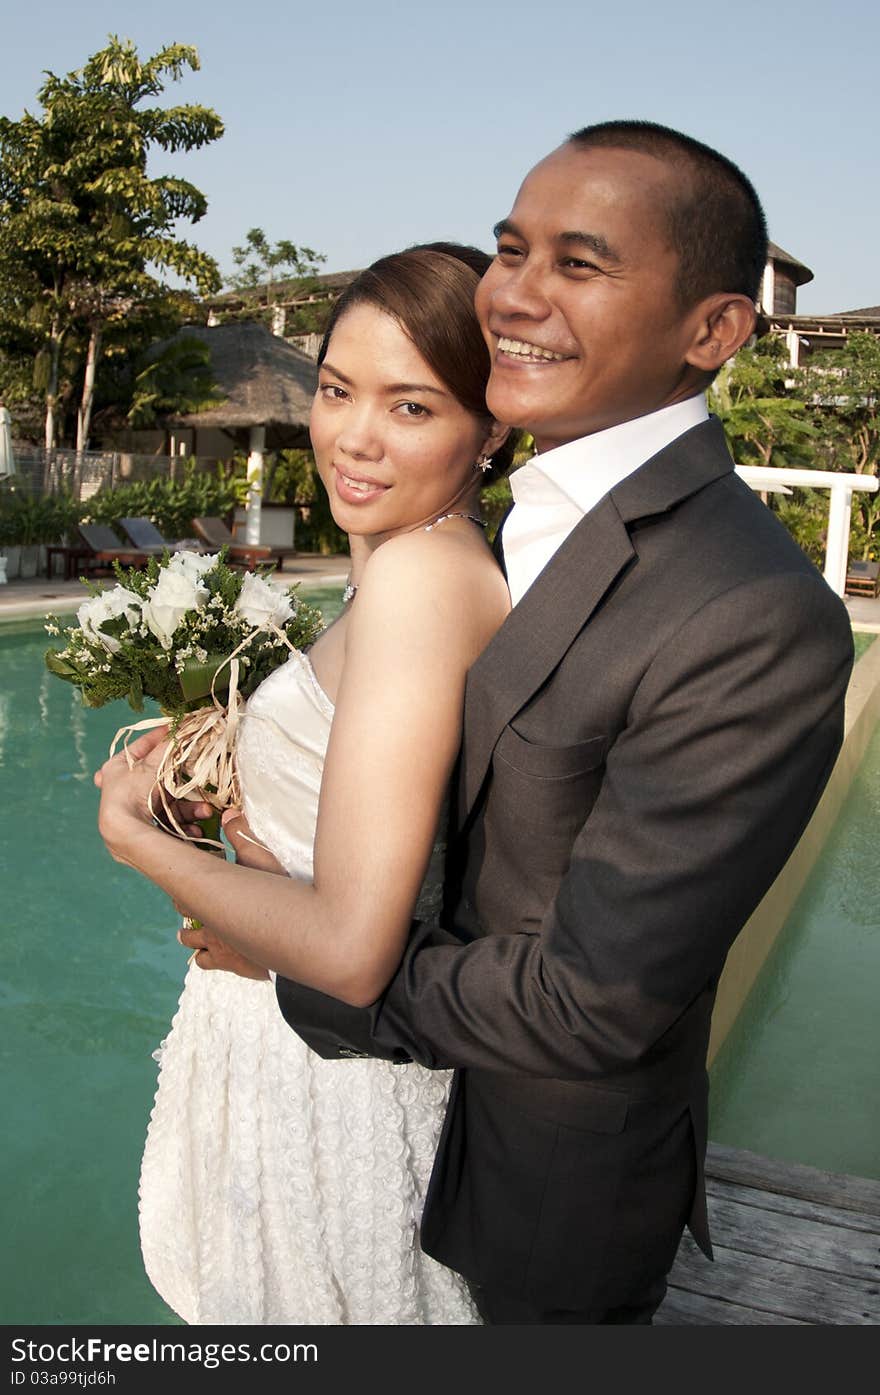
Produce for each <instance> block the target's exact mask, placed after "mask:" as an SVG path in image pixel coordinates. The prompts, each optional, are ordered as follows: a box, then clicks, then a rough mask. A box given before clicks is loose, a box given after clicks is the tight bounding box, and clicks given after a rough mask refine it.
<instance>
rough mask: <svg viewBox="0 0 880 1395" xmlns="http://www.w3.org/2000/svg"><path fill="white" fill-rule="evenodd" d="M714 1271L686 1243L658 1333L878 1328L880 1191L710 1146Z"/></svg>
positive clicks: (687, 1240) (879, 1186) (858, 1181)
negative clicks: (755, 1328)
mask: <svg viewBox="0 0 880 1395" xmlns="http://www.w3.org/2000/svg"><path fill="white" fill-rule="evenodd" d="M706 1193H707V1197H708V1204H709V1222H710V1225H711V1230H712V1242H713V1246H714V1250H715V1261H714V1263H710V1262H709V1261H708V1260H707V1259H706V1258H705V1257H704V1256H703V1255H702V1254H701V1252H700V1251H699V1250H698V1249H697V1246H696V1245H695V1244H694V1242H693V1240H692V1239H691V1237H690V1235H688V1234H685V1236H684V1238H683V1240H682V1242H681V1248H680V1249H679V1252H678V1258H677V1259H676V1261H675V1266H674V1268H673V1270H672V1273H671V1275H670V1278H669V1292H668V1294H667V1297H666V1299H665V1301H664V1303H663V1305H662V1307H661V1308H660V1310H659V1311H658V1313H657V1315H656V1317H655V1319H654V1322H655V1323H656V1324H657V1325H658V1326H662V1325H667V1326H669V1325H676V1326H718V1325H723V1326H729V1325H737V1324H741V1325H755V1324H758V1325H762V1326H766V1325H774V1326H816V1325H831V1326H839V1327H843V1326H853V1325H859V1326H867V1325H875V1324H877V1323H878V1322H880V1182H875V1181H872V1180H871V1179H869V1178H865V1177H849V1176H846V1175H844V1174H841V1173H833V1172H821V1171H819V1170H817V1169H816V1168H812V1167H801V1166H799V1165H797V1164H795V1163H786V1162H781V1161H779V1160H778V1159H775V1158H762V1157H759V1156H758V1155H757V1154H756V1153H748V1152H745V1151H742V1150H739V1149H736V1148H725V1147H722V1146H720V1145H718V1144H710V1146H709V1154H708V1157H707V1160H706Z"/></svg>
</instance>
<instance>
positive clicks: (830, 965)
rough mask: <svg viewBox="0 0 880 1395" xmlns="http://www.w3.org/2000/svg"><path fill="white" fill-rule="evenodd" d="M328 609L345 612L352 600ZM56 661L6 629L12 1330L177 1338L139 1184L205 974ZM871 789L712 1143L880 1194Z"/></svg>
mask: <svg viewBox="0 0 880 1395" xmlns="http://www.w3.org/2000/svg"><path fill="white" fill-rule="evenodd" d="M309 595H310V598H312V599H314V600H315V601H316V603H318V604H321V605H322V608H323V609H324V611H325V615H326V616H327V617H328V618H330V617H331V616H332V614H333V613H335V608H336V607H337V606H338V604H339V588H338V587H337V588H330V589H328V590H326V591H323V592H320V593H319V592H318V590H317V589H315V590H311V589H310V591H309ZM48 642H49V641H48V638H47V636H46V635H45V634H44V633H43V631H42V629H41V628H39V627H38V626H37V625H35V624H34V623H33V622H28V623H27V624H25V625H16V624H11V625H4V626H0V788H2V791H3V796H4V798H3V801H2V806H0V876H2V886H3V888H4V890H3V898H4V899H3V912H4V914H3V926H4V943H3V956H2V969H0V1002H2V1007H3V1015H2V1016H3V1024H4V1025H3V1035H2V1042H0V1070H2V1080H0V1088H2V1098H3V1101H4V1113H5V1147H4V1149H3V1150H2V1158H0V1212H2V1220H0V1224H2V1233H3V1235H4V1239H5V1242H6V1243H5V1245H4V1253H5V1259H6V1262H5V1264H4V1265H3V1272H2V1275H0V1313H2V1320H3V1321H4V1322H5V1323H7V1324H15V1323H57V1324H60V1323H89V1322H96V1323H156V1324H173V1323H176V1322H177V1319H176V1318H175V1316H174V1314H172V1313H171V1312H170V1311H169V1310H168V1309H167V1308H166V1306H165V1305H164V1304H163V1303H162V1301H161V1299H160V1298H159V1297H158V1296H157V1295H156V1294H155V1293H154V1292H153V1290H152V1288H151V1287H150V1285H149V1283H148V1281H147V1279H146V1278H145V1276H144V1274H143V1271H142V1268H141V1261H140V1251H139V1247H138V1236H137V1176H138V1167H139V1162H140V1155H141V1149H142V1146H143V1138H144V1132H145V1128H146V1122H147V1118H148V1115H149V1110H150V1105H151V1101H152V1096H153V1091H154V1088H155V1079H156V1065H155V1062H154V1061H153V1060H152V1058H151V1053H152V1052H153V1050H155V1048H156V1046H157V1045H158V1043H159V1042H160V1040H161V1039H162V1037H163V1035H164V1034H165V1032H166V1031H167V1028H168V1024H169V1022H170V1020H171V1017H172V1015H173V1012H174V1009H175V1005H176V1002H177V997H178V994H179V992H180V986H181V982H182V978H183V974H184V968H185V962H186V953H185V951H183V950H182V949H181V947H180V946H179V945H178V944H177V941H176V939H175V931H176V928H177V924H178V919H177V916H176V914H175V912H174V910H173V908H172V907H171V905H170V903H169V902H168V901H167V899H166V898H165V896H164V895H163V894H162V893H161V892H158V891H156V890H155V889H154V888H152V887H150V886H149V884H148V883H145V882H144V881H143V880H142V879H141V878H140V877H138V876H136V875H135V874H134V873H133V872H130V871H129V870H127V869H125V868H121V867H118V866H117V865H116V863H114V862H113V861H112V860H111V859H110V858H109V856H107V854H106V853H105V852H104V851H103V848H102V845H101V844H100V841H99V840H98V837H97V833H96V831H95V823H94V817H95V810H96V806H97V794H96V792H95V790H94V788H93V786H92V772H93V771H94V769H95V768H96V767H97V766H98V765H99V764H100V763H101V761H102V760H103V759H104V757H105V755H106V752H107V749H108V747H109V744H110V741H111V739H112V737H113V735H114V734H115V732H116V729H117V727H119V726H120V725H122V724H123V723H125V722H126V721H127V720H128V718H129V715H130V714H129V711H128V708H127V707H125V706H124V705H122V704H118V705H115V706H114V707H112V708H104V709H101V710H100V711H86V710H84V709H83V708H82V707H81V706H80V704H79V699H78V697H77V695H76V694H75V692H74V691H73V690H72V689H70V688H68V687H66V686H65V685H64V684H62V683H60V682H58V681H57V680H56V679H53V678H51V677H50V676H49V674H48V673H47V672H46V671H45V669H44V668H43V664H42V655H43V652H44V650H45V649H46V648H47V646H48ZM878 740H880V738H878ZM859 789H860V791H861V792H860V793H857V794H855V795H854V797H856V798H857V799H860V800H862V801H863V803H862V804H861V805H859V806H857V807H856V809H855V811H854V817H855V820H856V824H857V825H859V827H860V826H861V821H862V820H866V822H865V827H864V830H863V831H862V832H861V833H858V832H857V833H846V834H844V833H842V832H841V830H842V829H843V828H844V823H843V820H842V821H841V825H840V829H839V830H838V831H837V834H836V835H835V838H834V839H833V844H836V845H837V853H836V854H833V856H836V857H837V858H838V859H842V865H843V868H844V872H843V881H842V882H841V883H837V882H832V883H831V885H830V888H829V889H828V890H823V889H822V885H821V883H820V884H819V885H818V889H816V888H815V887H814V886H813V884H812V883H811V890H810V892H809V896H808V898H806V899H807V900H808V901H809V902H810V904H811V905H812V904H813V902H814V901H815V904H816V905H817V906H818V907H819V908H820V909H819V919H818V921H809V922H807V923H806V926H807V928H803V926H802V928H800V929H798V928H797V924H795V925H794V927H793V929H792V931H791V933H790V934H787V935H786V937H785V942H784V944H783V943H782V942H780V946H779V948H778V951H777V955H776V956H775V963H776V967H775V968H774V969H773V971H772V973H771V974H769V975H768V977H767V986H766V987H765V988H763V989H762V993H761V995H760V1003H763V1005H764V1006H763V1007H760V1004H759V1007H758V1008H756V1009H755V1014H756V1015H755V1017H754V1019H751V1025H750V1026H748V1027H747V1028H746V1029H744V1031H743V1033H742V1034H741V1039H740V1041H739V1044H738V1046H737V1048H736V1050H735V1051H734V1052H730V1053H725V1061H723V1062H720V1063H719V1070H718V1071H716V1073H715V1076H716V1079H715V1090H714V1107H713V1129H712V1132H713V1137H715V1138H717V1139H719V1140H720V1141H725V1142H731V1143H735V1144H737V1145H739V1146H744V1147H752V1148H755V1149H757V1150H758V1151H766V1152H772V1153H776V1154H777V1155H778V1156H794V1157H796V1158H798V1159H800V1160H802V1161H807V1162H818V1163H819V1165H822V1166H829V1167H830V1166H834V1167H839V1168H840V1169H841V1170H844V1171H854V1172H860V1173H862V1174H864V1175H875V1176H876V1175H880V1174H878V1173H877V1171H875V1170H873V1169H872V1163H871V1159H872V1157H873V1158H876V1142H877V1139H876V1128H875V1125H874V1124H873V1123H872V1122H871V1119H872V1110H873V1099H874V1093H875V1086H874V1076H875V1074H876V1070H875V1065H874V1063H875V1061H876V1032H875V1028H874V1023H875V1022H876V1020H877V1013H876V1008H875V1004H874V997H875V995H876V984H877V982H878V975H877V969H878V967H880V965H878V957H880V943H878V942H880V932H878V929H877V925H876V919H877V913H876V906H877V904H878V902H880V898H878V897H877V896H876V895H875V894H874V888H875V887H876V873H875V871H874V869H875V868H876V866H877V858H876V851H875V848H874V846H873V841H874V832H873V830H874V829H876V827H877V813H878V807H877V806H878V801H880V750H878V743H877V742H875V747H874V748H873V753H872V755H871V756H870V758H869V762H868V763H867V764H866V771H865V772H863V776H862V779H861V781H860V785H859ZM848 808H849V806H848ZM845 817H848V815H845ZM847 826H848V825H847ZM829 856H832V850H831V845H830V846H829ZM866 872H869V873H870V876H871V877H872V878H873V881H872V882H871V883H870V884H867V883H865V882H864V881H863V880H859V879H860V878H863V874H865V873H866ZM834 875H835V876H836V875H837V874H836V873H835V874H834ZM849 878H851V879H852V881H851V883H850V880H849ZM814 880H815V878H814ZM872 897H873V903H872ZM822 908H824V909H822ZM844 910H846V918H847V919H848V922H849V927H850V928H845V926H844V919H845V917H844V915H843V912H844ZM799 913H800V908H799V911H798V914H799ZM811 914H812V911H811ZM802 958H805V960H806V965H805V967H803V966H801V959H802ZM802 997H803V998H804V1003H803V1004H801V1003H800V1001H799V1000H800V999H801V998H802ZM750 1007H751V1005H750ZM857 1019H860V1020H861V1022H862V1026H861V1027H860V1026H858V1024H857ZM771 1067H772V1069H771ZM725 1070H726V1076H725V1074H724V1071H725ZM786 1072H788V1076H786ZM804 1116H805V1117H806V1118H807V1119H808V1120H809V1121H810V1124H809V1127H808V1128H807V1127H806V1126H804V1125H803V1122H802V1121H803V1117H804ZM820 1145H821V1146H820ZM874 1166H876V1163H875V1164H874Z"/></svg>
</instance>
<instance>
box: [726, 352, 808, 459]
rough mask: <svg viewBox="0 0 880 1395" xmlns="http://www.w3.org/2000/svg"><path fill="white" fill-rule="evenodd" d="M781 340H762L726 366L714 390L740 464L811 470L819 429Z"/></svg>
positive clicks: (732, 447)
mask: <svg viewBox="0 0 880 1395" xmlns="http://www.w3.org/2000/svg"><path fill="white" fill-rule="evenodd" d="M796 386H797V382H796V379H795V376H794V371H793V370H792V369H791V368H790V367H789V366H788V359H787V356H786V352H785V346H784V345H783V344H782V343H780V341H779V340H777V339H773V338H770V337H769V336H768V337H767V338H765V339H759V340H758V341H757V343H756V344H755V346H754V347H753V348H750V349H740V351H739V353H738V354H737V355H736V356H735V357H734V358H733V359H731V360H730V361H729V362H728V363H726V364H725V365H724V367H723V368H722V369H721V372H720V373H719V374H718V376H717V378H716V379H715V381H714V382H713V384H712V386H711V387H710V388H709V392H708V399H709V406H710V409H711V410H712V411H713V412H714V413H715V415H716V416H717V417H719V418H720V420H721V423H722V425H723V427H724V433H725V435H726V437H727V442H728V445H729V446H730V450H731V454H732V455H733V458H734V460H735V461H736V463H737V464H738V465H763V466H770V465H773V466H783V465H798V466H807V465H809V464H810V462H811V455H812V450H811V447H812V441H813V437H814V436H815V429H814V427H813V423H812V421H811V420H810V413H809V409H808V407H807V403H806V402H805V401H804V400H803V398H802V397H801V396H800V395H798V394H796V393H793V392H792V388H793V387H796Z"/></svg>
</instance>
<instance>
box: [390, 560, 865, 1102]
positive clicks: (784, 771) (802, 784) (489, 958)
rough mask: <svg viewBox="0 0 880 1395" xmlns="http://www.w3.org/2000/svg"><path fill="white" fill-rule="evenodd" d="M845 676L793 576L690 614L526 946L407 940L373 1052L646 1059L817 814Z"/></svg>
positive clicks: (830, 615)
mask: <svg viewBox="0 0 880 1395" xmlns="http://www.w3.org/2000/svg"><path fill="white" fill-rule="evenodd" d="M851 666H852V637H851V634H850V629H849V624H848V621H847V618H846V614H845V612H844V610H843V607H842V606H841V605H840V603H839V601H838V600H837V598H836V597H834V596H833V595H832V593H831V592H830V591H828V589H827V588H826V587H825V586H824V585H823V584H821V583H819V581H818V580H817V579H816V578H815V577H812V576H810V575H807V574H805V573H796V574H790V575H789V574H786V575H781V576H779V575H777V576H775V577H772V578H764V579H762V580H760V581H753V582H750V583H748V584H745V585H742V586H738V587H735V588H733V589H732V590H730V591H728V592H726V593H724V594H722V595H721V596H719V597H718V598H716V599H714V600H713V601H711V602H709V603H708V604H707V605H706V606H704V607H703V608H702V609H701V610H700V611H698V612H697V613H696V614H695V615H693V616H691V618H690V619H689V620H688V621H687V622H686V623H685V624H684V625H683V627H682V628H681V629H680V631H679V632H678V633H677V635H676V636H675V638H674V639H673V640H672V641H671V642H669V643H667V644H665V645H664V646H663V648H662V650H661V651H660V652H659V654H658V655H657V656H656V658H655V660H654V662H653V663H652V665H651V666H650V668H649V669H648V671H647V673H646V674H645V675H644V677H643V679H642V681H641V683H640V685H639V687H638V689H637V691H636V692H635V694H634V696H633V700H632V703H631V707H630V712H629V720H628V723H627V726H626V727H625V728H624V730H623V731H622V732H621V733H620V735H619V736H618V737H617V739H616V740H615V741H614V743H613V745H612V747H611V750H610V753H609V756H608V760H607V767H606V773H605V778H604V780H603V784H602V789H601V791H600V794H599V797H598V799H597V801H596V803H595V805H594V807H593V809H592V811H591V813H590V815H589V817H588V818H587V819H586V821H585V823H584V824H583V827H582V828H581V830H580V833H579V835H578V837H577V839H576V841H575V844H574V847H573V851H572V857H571V862H570V867H569V870H568V873H567V875H566V876H565V877H564V879H563V881H562V883H561V885H560V887H559V890H558V894H557V896H556V898H555V900H554V902H553V904H552V905H551V906H550V908H549V910H548V912H547V914H546V917H545V919H544V922H543V925H542V927H541V930H540V932H539V933H537V934H534V933H533V934H525V933H523V932H521V931H519V930H518V928H517V927H516V926H511V927H510V932H509V933H500V934H492V935H489V936H486V937H485V938H482V939H479V940H476V941H472V942H470V943H467V944H464V943H461V942H460V941H459V940H458V939H457V938H456V936H455V935H454V933H450V932H448V931H446V932H444V931H442V930H441V931H438V930H435V929H429V928H427V927H423V928H421V929H417V930H416V932H415V933H414V935H413V937H412V938H411V940H410V943H409V945H408V947H407V950H406V954H405V956H404V959H403V962H402V964H401V967H400V969H399V971H398V973H397V975H396V976H395V978H394V979H393V980H392V983H391V985H390V986H389V989H388V990H387V992H386V993H385V995H384V997H383V998H382V1000H381V1001H380V1002H379V1003H377V1004H376V1005H375V1006H374V1008H373V1009H371V1017H372V1032H373V1037H374V1041H375V1043H376V1046H377V1047H378V1048H379V1050H380V1051H381V1052H382V1053H383V1054H389V1053H392V1052H394V1053H396V1054H397V1055H398V1056H400V1055H401V1054H402V1053H405V1054H407V1055H409V1056H410V1057H412V1059H414V1060H416V1061H419V1062H421V1063H422V1064H424V1065H427V1066H430V1067H442V1066H467V1067H476V1068H478V1069H484V1070H492V1071H510V1072H515V1073H518V1074H523V1073H524V1074H533V1075H539V1076H554V1077H557V1078H562V1079H566V1078H568V1079H575V1078H577V1079H590V1078H593V1077H603V1076H604V1077H607V1076H608V1075H609V1074H612V1075H613V1074H617V1073H619V1072H622V1071H627V1070H629V1069H632V1068H637V1067H638V1066H639V1064H640V1063H642V1062H644V1061H645V1059H646V1058H647V1057H649V1056H650V1054H651V1053H652V1052H653V1051H655V1049H656V1048H657V1047H658V1044H659V1045H660V1047H661V1049H662V1038H663V1037H664V1035H665V1034H666V1033H668V1032H670V1031H672V1030H674V1027H675V1024H676V1022H677V1021H678V1019H679V1018H680V1017H681V1015H682V1014H683V1013H684V1012H685V1011H686V1010H687V1009H688V1007H689V1006H690V1005H691V1004H692V1003H693V1002H694V1000H695V998H696V997H697V996H698V995H700V994H701V993H703V992H705V990H706V989H707V988H709V987H714V983H715V981H716V980H717V978H718V976H719V974H720V972H721V969H722V967H723V963H724V959H725V956H726V954H727V951H728V949H729V947H730V945H731V943H732V941H733V940H734V938H735V937H736V935H737V933H738V932H739V930H740V929H741V927H742V925H743V924H744V923H745V921H746V919H747V918H748V916H749V915H750V914H751V912H752V910H753V909H754V907H755V906H756V905H757V904H758V902H759V901H760V899H761V897H762V896H763V895H764V893H765V892H766V890H767V889H768V887H769V886H770V884H771V883H772V882H773V880H774V879H775V877H776V876H777V874H778V872H779V871H780V869H781V867H782V866H783V864H784V862H785V861H786V859H787V857H788V855H789V853H790V852H791V851H792V849H793V847H794V845H795V844H796V842H797V840H798V838H799V837H800V834H801V832H802V831H803V829H804V827H805V825H806V823H807V821H808V819H809V817H810V815H811V814H812V812H813V809H814V808H815V806H816V803H817V802H818V799H819V797H820V795H821V793H822V790H823V788H824V786H825V783H826V781H827V778H828V776H829V774H830V772H831V768H832V766H833V763H834V760H835V758H836V755H837V752H838V750H839V747H840V744H841V740H842V735H843V717H844V700H845V694H846V686H847V682H848V679H849V674H850V670H851ZM490 797H491V796H490ZM524 855H527V850H524Z"/></svg>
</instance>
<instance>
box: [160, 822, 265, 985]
mask: <svg viewBox="0 0 880 1395" xmlns="http://www.w3.org/2000/svg"><path fill="white" fill-rule="evenodd" d="M191 807H192V808H194V809H198V807H199V806H198V805H194V806H191ZM221 823H222V826H223V832H224V834H225V836H226V838H227V840H228V842H229V844H230V846H231V847H232V850H233V852H234V853H235V859H236V861H237V862H240V863H242V865H243V866H246V867H256V868H257V869H258V870H259V871H262V872H275V873H276V874H279V875H280V876H286V875H287V873H286V872H285V870H284V868H283V867H282V866H281V863H280V862H278V861H277V859H276V858H274V857H273V856H272V854H271V853H270V852H269V850H268V848H264V847H263V845H262V843H258V842H257V840H256V839H255V838H254V836H253V834H252V833H251V831H250V828H249V827H248V822H247V819H246V818H245V817H244V814H243V813H242V812H241V810H240V809H227V810H226V812H225V813H224V814H223V817H222V819H221ZM177 909H178V910H181V907H179V906H178V908H177ZM181 913H183V912H181ZM177 938H178V939H179V941H180V943H181V944H182V945H186V946H187V948H188V949H193V950H195V951H196V955H195V961H194V962H195V963H196V964H197V965H198V966H199V968H200V969H223V970H225V972H226V973H229V974H238V976H239V978H255V979H261V978H262V979H265V978H268V977H269V975H268V973H267V972H266V970H265V969H264V968H262V967H261V966H260V965H259V964H254V963H253V962H252V961H251V960H250V959H246V958H245V956H244V955H243V954H239V952H238V950H236V949H233V948H232V946H231V945H228V944H227V943H226V942H225V940H222V939H221V938H220V936H219V935H215V934H214V932H213V931H212V930H208V929H207V927H206V926H204V925H198V926H193V925H190V923H189V920H188V917H187V916H186V915H184V922H183V928H182V929H181V930H180V931H179V932H178V936H177Z"/></svg>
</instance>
